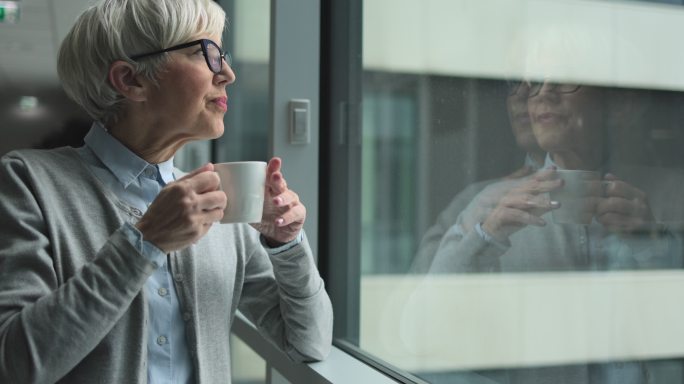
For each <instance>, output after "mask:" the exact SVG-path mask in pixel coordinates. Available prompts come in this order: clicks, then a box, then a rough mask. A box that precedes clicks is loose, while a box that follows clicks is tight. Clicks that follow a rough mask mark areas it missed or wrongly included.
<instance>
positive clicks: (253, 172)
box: [214, 161, 266, 223]
mask: <svg viewBox="0 0 684 384" xmlns="http://www.w3.org/2000/svg"><path fill="white" fill-rule="evenodd" d="M214 170H215V171H216V173H218V175H219V178H221V190H223V192H225V193H226V197H227V198H228V202H227V204H226V209H225V210H224V211H223V219H221V223H258V222H260V221H261V215H262V213H263V209H264V192H265V190H264V188H265V183H266V163H264V162H263V161H239V162H234V163H220V164H214Z"/></svg>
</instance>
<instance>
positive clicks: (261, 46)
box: [216, 0, 271, 161]
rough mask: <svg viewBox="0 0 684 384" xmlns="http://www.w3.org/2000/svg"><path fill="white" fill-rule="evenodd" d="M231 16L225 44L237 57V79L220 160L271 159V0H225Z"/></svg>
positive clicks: (218, 148) (231, 92)
mask: <svg viewBox="0 0 684 384" xmlns="http://www.w3.org/2000/svg"><path fill="white" fill-rule="evenodd" d="M220 3H221V5H222V6H223V7H224V9H225V10H226V14H227V16H228V23H227V30H226V33H225V35H224V37H223V45H224V47H226V48H228V50H229V51H230V53H231V55H232V57H233V70H234V71H235V75H236V80H235V83H233V84H232V85H230V86H229V87H228V113H226V115H225V127H226V130H225V133H224V134H223V136H222V137H221V138H220V139H218V140H217V142H216V161H248V160H260V161H266V160H267V159H268V143H269V139H268V126H269V116H270V113H269V111H270V110H269V108H268V103H269V86H270V77H269V60H270V57H269V56H270V52H269V46H270V23H271V21H270V20H271V19H270V14H271V11H270V2H269V1H268V0H222V1H220Z"/></svg>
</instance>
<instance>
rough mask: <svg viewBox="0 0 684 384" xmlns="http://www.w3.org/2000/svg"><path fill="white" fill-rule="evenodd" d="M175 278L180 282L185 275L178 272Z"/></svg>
mask: <svg viewBox="0 0 684 384" xmlns="http://www.w3.org/2000/svg"><path fill="white" fill-rule="evenodd" d="M173 279H174V280H176V281H177V282H179V283H180V282H181V281H183V275H181V274H177V275H175V276H173Z"/></svg>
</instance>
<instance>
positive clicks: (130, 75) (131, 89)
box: [107, 60, 146, 101]
mask: <svg viewBox="0 0 684 384" xmlns="http://www.w3.org/2000/svg"><path fill="white" fill-rule="evenodd" d="M107 75H108V79H109V84H110V85H111V86H112V88H114V89H115V90H116V91H117V92H118V93H120V94H121V95H122V96H124V97H125V98H127V99H129V100H132V101H144V100H145V99H146V96H145V84H143V83H142V82H141V81H140V78H139V76H138V75H136V73H135V70H134V69H133V66H132V65H131V64H130V63H127V62H125V61H123V60H117V61H115V62H113V63H112V65H110V66H109V73H108V74H107Z"/></svg>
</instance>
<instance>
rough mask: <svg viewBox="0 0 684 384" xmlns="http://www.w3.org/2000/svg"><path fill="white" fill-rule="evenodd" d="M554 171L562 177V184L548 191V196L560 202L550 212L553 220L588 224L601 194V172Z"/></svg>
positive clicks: (562, 222) (560, 222) (555, 221)
mask: <svg viewBox="0 0 684 384" xmlns="http://www.w3.org/2000/svg"><path fill="white" fill-rule="evenodd" d="M556 173H557V174H558V177H559V178H561V179H563V186H562V187H560V188H558V189H556V190H553V191H551V192H549V198H550V199H551V200H552V201H557V202H559V203H560V207H559V208H557V209H554V210H553V211H552V213H551V216H552V217H553V222H554V223H558V224H583V225H588V224H590V223H591V220H592V218H593V217H594V214H595V211H596V205H597V203H598V198H599V197H600V196H601V174H600V173H598V172H594V171H583V170H557V171H556Z"/></svg>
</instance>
